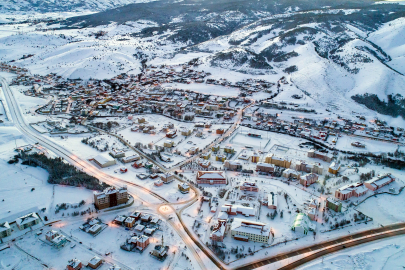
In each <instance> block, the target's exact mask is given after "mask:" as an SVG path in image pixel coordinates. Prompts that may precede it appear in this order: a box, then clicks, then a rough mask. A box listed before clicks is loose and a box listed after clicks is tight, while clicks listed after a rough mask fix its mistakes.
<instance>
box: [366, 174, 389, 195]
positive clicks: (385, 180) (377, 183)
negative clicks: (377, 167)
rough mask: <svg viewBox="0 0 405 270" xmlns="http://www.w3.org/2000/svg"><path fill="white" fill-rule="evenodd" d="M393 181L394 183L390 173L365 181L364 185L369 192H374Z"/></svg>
mask: <svg viewBox="0 0 405 270" xmlns="http://www.w3.org/2000/svg"><path fill="white" fill-rule="evenodd" d="M394 181H395V178H394V177H393V176H392V175H391V174H390V173H386V174H383V175H380V176H377V177H374V178H372V179H370V180H367V181H365V182H364V185H365V186H366V188H368V189H369V190H372V191H375V190H377V189H379V188H382V187H383V186H386V185H388V184H389V183H392V182H394Z"/></svg>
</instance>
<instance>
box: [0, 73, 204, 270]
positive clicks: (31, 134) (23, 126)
mask: <svg viewBox="0 0 405 270" xmlns="http://www.w3.org/2000/svg"><path fill="white" fill-rule="evenodd" d="M0 81H1V83H2V89H3V92H4V96H5V98H6V101H7V105H8V109H9V112H10V115H11V118H12V120H13V122H14V125H15V126H16V127H17V128H18V129H19V130H20V131H21V133H23V134H25V135H26V136H27V137H28V138H30V139H31V140H33V141H35V142H37V143H38V144H40V145H42V146H43V147H45V148H47V149H49V150H51V151H52V152H54V153H55V154H56V155H57V156H59V157H62V158H63V159H64V160H66V161H67V162H69V163H70V164H72V165H73V166H75V167H76V168H78V169H80V170H82V171H84V172H86V173H87V174H89V175H92V176H94V177H96V178H98V179H99V180H100V181H103V182H105V183H107V184H109V185H112V186H117V185H120V186H122V185H129V186H133V187H136V188H137V189H138V190H140V191H141V192H145V193H146V194H148V195H151V196H153V197H155V198H157V199H159V200H161V201H162V202H163V203H164V204H170V203H169V202H168V201H167V200H166V199H165V198H163V197H162V196H160V195H159V194H156V193H154V192H152V191H150V190H148V189H147V188H145V187H142V186H140V185H137V184H134V183H132V182H129V181H126V180H123V179H120V178H117V177H113V176H110V175H108V174H106V173H104V172H102V171H101V170H99V169H98V168H97V167H95V166H94V165H93V164H91V163H89V162H87V161H86V160H83V159H81V158H80V157H78V156H76V155H74V154H73V153H71V152H70V151H69V150H67V149H65V148H64V147H62V146H60V145H58V144H56V143H54V142H53V141H51V140H50V139H49V138H46V137H44V136H42V135H41V134H39V133H38V132H37V131H36V130H35V129H33V128H32V127H31V126H30V125H28V124H27V123H26V122H25V119H24V117H23V116H22V113H21V110H20V107H19V105H18V103H17V101H16V98H15V96H14V94H13V92H12V91H11V89H10V87H9V86H8V83H7V81H6V80H5V79H4V78H1V77H0ZM130 194H131V195H132V196H134V198H139V196H137V194H135V193H130ZM197 194H198V193H196V195H197ZM139 199H140V198H139ZM141 200H142V199H141ZM163 217H165V216H163ZM174 229H175V230H176V231H177V228H174ZM179 236H180V237H181V238H182V240H183V241H184V243H185V244H186V245H187V248H188V250H189V251H190V252H191V254H192V255H193V257H194V259H195V260H196V261H197V263H198V265H199V267H200V268H201V269H206V267H205V265H204V263H203V261H202V260H201V258H200V256H199V255H198V253H197V251H196V249H195V247H194V245H192V240H191V239H190V238H189V237H188V235H187V234H183V233H182V234H180V235H179Z"/></svg>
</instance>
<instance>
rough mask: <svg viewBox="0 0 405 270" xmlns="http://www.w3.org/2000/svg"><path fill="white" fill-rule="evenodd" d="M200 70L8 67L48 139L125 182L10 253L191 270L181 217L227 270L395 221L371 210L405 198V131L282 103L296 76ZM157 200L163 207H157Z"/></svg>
mask: <svg viewBox="0 0 405 270" xmlns="http://www.w3.org/2000/svg"><path fill="white" fill-rule="evenodd" d="M197 66H198V63H197V61H190V62H189V63H188V64H184V65H176V66H166V65H164V66H159V67H158V66H145V67H144V69H143V72H142V74H140V75H137V76H134V75H130V76H129V75H126V74H122V75H119V76H117V77H114V78H112V79H109V80H103V81H101V80H88V81H82V80H71V79H67V80H66V79H64V78H62V77H61V76H57V75H56V74H49V75H47V76H40V75H30V74H29V72H28V70H26V69H23V68H18V67H16V66H11V65H8V64H5V63H2V64H0V70H1V71H3V72H9V73H14V74H16V76H15V77H13V79H12V81H11V83H10V86H11V87H12V88H13V89H17V88H18V89H19V91H20V92H21V93H22V94H23V95H24V96H27V97H30V98H37V99H43V100H45V101H44V102H43V105H41V106H37V107H35V108H31V109H29V110H28V109H27V110H26V111H24V113H25V114H27V115H30V118H29V119H30V120H29V122H30V126H31V127H32V128H33V129H34V130H36V132H38V133H40V134H42V136H44V137H45V138H48V139H49V140H51V141H52V142H54V143H56V144H59V145H61V146H62V147H65V148H66V149H67V150H69V151H71V152H72V153H75V155H77V156H79V157H80V158H82V159H83V160H85V161H86V162H88V163H89V164H91V166H92V168H93V167H94V169H92V170H89V172H92V173H91V174H92V175H93V174H95V173H93V171H94V170H96V171H97V172H100V174H103V175H106V177H107V179H108V178H111V179H113V178H114V179H115V178H117V179H118V178H119V179H121V180H122V181H121V182H119V184H118V185H112V184H111V183H118V182H111V183H109V184H108V186H102V187H98V186H97V187H98V188H97V189H95V188H94V189H93V190H92V191H91V192H92V194H91V195H90V194H88V196H87V197H83V198H80V199H81V200H83V203H81V204H80V203H79V204H77V205H74V206H72V207H70V210H69V207H68V206H66V205H64V206H61V205H57V207H58V213H56V211H55V213H52V215H50V214H49V213H48V211H49V210H46V212H45V210H44V212H30V213H25V215H22V216H20V217H15V218H11V217H10V218H9V219H7V218H6V219H7V220H5V219H4V220H3V219H2V220H1V221H2V223H1V224H0V236H1V237H0V238H1V240H2V242H3V243H7V242H11V241H15V239H18V238H19V240H17V242H16V243H17V244H18V245H20V246H21V247H22V248H24V246H25V247H27V246H28V244H29V243H32V245H38V246H39V245H40V246H41V248H42V247H43V248H46V249H49V250H50V249H53V251H52V252H51V253H52V254H60V258H59V260H60V262H58V263H57V265H58V266H59V267H62V266H63V265H65V266H66V268H67V269H69V270H72V269H74V270H77V269H88V268H91V269H110V270H113V269H115V270H116V269H138V268H135V267H134V266H133V265H129V264H130V263H131V261H130V260H127V259H125V258H126V257H128V256H129V257H132V258H136V260H137V261H139V262H140V261H141V260H146V261H148V263H150V262H151V260H156V261H157V262H159V267H161V268H160V269H163V268H164V269H166V268H165V267H167V268H168V269H177V268H175V265H176V262H179V261H181V260H184V261H187V262H186V263H185V265H187V267H190V269H192V267H195V265H196V262H195V261H192V260H191V258H190V259H189V257H191V256H190V254H189V253H187V252H188V251H187V246H186V245H185V244H180V243H181V241H180V238H179V237H178V235H176V232H175V230H177V229H176V228H173V226H174V225H173V224H172V223H173V222H177V218H178V222H179V224H180V226H183V228H185V229H187V231H190V234H191V236H192V237H191V239H193V240H195V241H196V242H199V243H200V244H202V245H204V247H205V248H206V249H207V250H208V251H207V252H212V253H213V254H215V256H217V258H218V259H219V260H221V261H222V262H223V263H225V264H227V265H230V264H232V263H235V262H237V261H242V262H245V261H246V260H245V261H244V259H245V258H247V256H254V258H256V257H257V258H261V257H265V256H267V255H268V254H269V253H272V252H273V253H274V252H276V250H277V248H281V246H282V245H281V244H283V245H285V247H284V248H285V249H286V248H288V247H289V246H290V245H293V243H294V244H295V243H298V244H299V245H306V244H309V243H312V242H313V241H323V240H325V239H328V238H329V237H334V236H339V235H342V233H344V232H343V230H346V229H347V228H349V229H350V230H351V231H356V230H358V231H361V230H365V229H367V228H369V227H370V226H371V224H374V226H379V225H380V224H383V223H384V222H385V221H384V220H383V219H381V220H380V219H378V218H377V219H376V218H375V217H373V215H372V211H363V209H364V208H366V207H365V205H367V204H368V203H370V202H371V201H372V200H373V199H374V198H377V196H385V195H386V194H388V195H389V196H391V195H392V196H395V195H398V194H400V193H401V192H402V190H403V188H404V181H403V177H402V175H403V174H402V173H401V172H400V170H401V169H403V168H404V156H405V154H404V151H403V149H404V130H403V128H402V127H393V126H388V125H387V124H386V123H385V122H384V121H381V120H379V119H374V118H373V119H366V118H365V117H364V116H363V115H355V114H354V115H352V117H351V118H349V117H348V116H344V117H342V116H339V115H334V114H332V115H330V114H328V112H327V111H321V110H318V111H317V110H315V109H314V108H312V107H307V106H306V105H305V103H304V102H301V101H300V100H301V99H302V97H301V96H293V98H292V99H293V100H296V102H295V101H294V102H291V100H290V101H289V102H286V101H276V99H275V97H277V96H278V95H279V94H280V93H282V92H283V89H284V87H287V86H288V84H289V81H288V78H285V77H282V78H280V79H279V80H277V81H274V82H270V81H265V80H256V79H249V80H242V81H238V82H231V81H228V80H227V79H220V80H216V79H211V78H210V75H211V74H210V73H208V72H204V71H199V70H198V69H197V68H196V67H197ZM205 89H207V90H205ZM212 89H214V90H212ZM215 89H217V90H215ZM15 91H16V90H15ZM325 115H327V117H326V116H325ZM34 116H35V117H34ZM37 119H40V120H39V121H37ZM15 153H17V154H18V157H17V158H16V159H17V162H16V163H18V159H19V158H20V159H22V160H23V162H26V163H25V164H24V165H28V166H32V165H31V163H30V162H34V163H35V162H36V165H35V166H39V167H41V168H46V166H43V165H41V163H40V162H39V158H38V156H46V157H47V158H50V157H51V156H52V155H51V154H49V153H48V152H47V151H46V150H45V149H43V148H41V147H40V146H39V145H36V144H28V145H19V146H16V148H15ZM34 153H35V155H34ZM28 161H30V162H28ZM82 170H83V171H86V170H84V169H82ZM86 172H87V171H86ZM95 175H96V174H95ZM124 183H125V184H124ZM76 186H77V185H76ZM134 187H136V189H137V191H132V190H133V189H134ZM129 190H130V191H129ZM145 194H146V195H145ZM151 194H153V195H154V196H155V197H156V198H159V199H160V200H161V201H160V202H149V201H148V199H145V198H146V196H150V195H151ZM142 196H144V197H145V198H143V197H142ZM84 201H86V203H84ZM89 202H90V203H89ZM370 204H371V203H370ZM89 205H90V206H89ZM169 206H170V209H172V210H170V209H169V208H168V207H169ZM180 206H184V207H182V208H180ZM74 209H75V210H74ZM162 209H163V210H162ZM59 211H61V212H60V213H59ZM69 211H70V212H69ZM72 211H73V212H72ZM79 211H80V214H79ZM165 211H168V213H177V217H175V215H170V214H164V212H165ZM171 211H173V212H171ZM65 213H66V215H65ZM62 214H63V215H62ZM51 216H52V217H53V218H51ZM174 220H175V221H174ZM176 224H177V223H176ZM176 226H177V225H176ZM28 232H32V233H31V234H30V233H28ZM24 235H27V236H26V237H25V236H24ZM23 236H24V237H23ZM194 237H195V238H194ZM107 243H108V246H106V245H107ZM77 249H80V250H85V252H82V251H76V250H77ZM30 250H32V248H30ZM33 253H35V252H34V251H33ZM180 254H181V255H180ZM186 254H188V255H186ZM33 256H34V257H40V256H41V255H40V254H39V253H38V254H37V255H35V254H34V255H33ZM58 256H59V255H58ZM146 257H147V258H146ZM39 260H41V261H42V260H44V261H46V260H51V261H52V259H51V258H49V257H48V258H43V259H39ZM62 260H64V261H62ZM237 263H239V262H237ZM144 265H146V263H145V264H144ZM141 266H142V264H141ZM170 267H171V268H170ZM178 269H185V268H178Z"/></svg>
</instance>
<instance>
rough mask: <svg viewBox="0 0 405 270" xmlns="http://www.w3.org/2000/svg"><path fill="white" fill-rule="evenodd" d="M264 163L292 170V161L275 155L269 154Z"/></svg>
mask: <svg viewBox="0 0 405 270" xmlns="http://www.w3.org/2000/svg"><path fill="white" fill-rule="evenodd" d="M264 162H265V163H269V164H274V165H276V166H279V167H283V168H287V169H288V168H290V166H291V160H289V159H286V158H282V157H277V156H275V155H274V154H273V153H270V154H268V155H267V156H266V158H265V161H264Z"/></svg>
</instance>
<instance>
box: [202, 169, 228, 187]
mask: <svg viewBox="0 0 405 270" xmlns="http://www.w3.org/2000/svg"><path fill="white" fill-rule="evenodd" d="M196 181H197V184H199V185H200V184H210V185H215V184H219V185H226V184H227V181H226V177H225V173H224V172H222V171H198V172H197V176H196Z"/></svg>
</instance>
